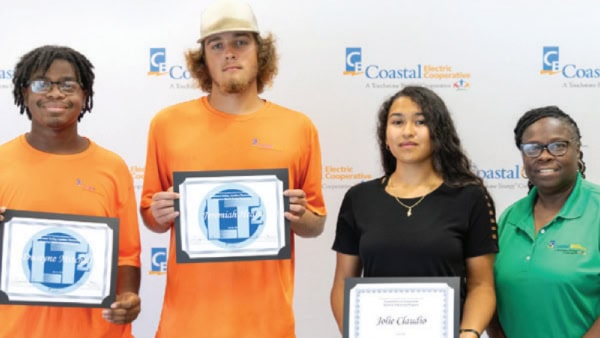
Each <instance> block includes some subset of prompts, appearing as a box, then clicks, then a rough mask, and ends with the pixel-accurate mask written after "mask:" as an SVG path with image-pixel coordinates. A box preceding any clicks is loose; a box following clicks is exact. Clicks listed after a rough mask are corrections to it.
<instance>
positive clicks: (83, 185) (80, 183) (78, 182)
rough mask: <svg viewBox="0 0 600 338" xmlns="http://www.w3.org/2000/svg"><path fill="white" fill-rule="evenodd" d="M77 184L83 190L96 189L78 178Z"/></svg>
mask: <svg viewBox="0 0 600 338" xmlns="http://www.w3.org/2000/svg"><path fill="white" fill-rule="evenodd" d="M77 186H78V187H80V188H81V189H84V190H87V191H96V188H95V187H92V186H90V185H86V184H83V182H82V181H81V179H80V178H78V179H77Z"/></svg>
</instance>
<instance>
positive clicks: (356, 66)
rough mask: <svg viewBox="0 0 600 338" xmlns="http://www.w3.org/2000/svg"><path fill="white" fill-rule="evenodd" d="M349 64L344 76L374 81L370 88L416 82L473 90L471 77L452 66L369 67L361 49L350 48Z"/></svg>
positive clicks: (347, 55) (390, 86)
mask: <svg viewBox="0 0 600 338" xmlns="http://www.w3.org/2000/svg"><path fill="white" fill-rule="evenodd" d="M345 63H346V68H345V71H344V75H351V76H361V77H366V78H367V79H369V80H372V82H369V83H367V85H366V87H367V88H401V87H404V86H405V85H408V84H415V81H428V82H426V83H425V84H423V85H424V86H427V87H435V88H454V89H456V90H466V89H469V87H470V86H471V85H470V83H469V82H468V79H470V78H471V74H470V73H464V72H457V71H454V69H453V67H452V66H449V65H430V64H416V65H412V66H400V67H397V66H381V65H378V64H372V63H369V64H365V63H364V62H363V51H362V48H361V47H347V48H346V58H345ZM390 80H393V81H394V82H391V81H390ZM396 80H408V81H410V83H398V82H396ZM381 81H386V82H381ZM434 81H435V82H434Z"/></svg>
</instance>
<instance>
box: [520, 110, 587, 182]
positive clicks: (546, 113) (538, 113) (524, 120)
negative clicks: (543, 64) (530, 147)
mask: <svg viewBox="0 0 600 338" xmlns="http://www.w3.org/2000/svg"><path fill="white" fill-rule="evenodd" d="M546 117H551V118H555V119H557V120H560V121H562V122H564V123H565V124H566V125H567V126H569V127H570V128H571V130H572V132H573V138H574V139H575V142H577V144H578V145H581V132H580V131H579V127H578V126H577V123H576V122H575V120H573V118H572V117H571V116H569V115H568V114H567V113H565V112H563V111H562V110H560V108H558V107H557V106H547V107H540V108H535V109H531V110H529V111H528V112H526V113H525V114H523V116H521V118H520V119H519V121H518V122H517V126H516V127H515V130H514V133H515V144H516V145H517V148H519V149H520V147H521V143H523V133H524V132H525V130H526V129H527V128H529V126H531V125H532V124H533V123H535V122H536V121H538V120H541V119H543V118H546ZM577 166H578V167H579V172H580V173H581V177H582V178H585V168H586V166H585V162H584V161H583V151H581V147H580V149H579V159H578V160H577ZM527 185H528V186H529V189H531V188H532V187H533V184H532V183H531V182H528V183H527Z"/></svg>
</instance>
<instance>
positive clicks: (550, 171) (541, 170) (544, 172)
mask: <svg viewBox="0 0 600 338" xmlns="http://www.w3.org/2000/svg"><path fill="white" fill-rule="evenodd" d="M556 171H557V169H538V170H536V172H538V173H540V174H547V173H553V172H556Z"/></svg>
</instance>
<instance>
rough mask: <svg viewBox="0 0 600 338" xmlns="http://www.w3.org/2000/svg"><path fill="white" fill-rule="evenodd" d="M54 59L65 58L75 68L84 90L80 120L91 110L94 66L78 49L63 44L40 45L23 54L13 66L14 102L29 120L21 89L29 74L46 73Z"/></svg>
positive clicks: (29, 113)
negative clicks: (25, 113)
mask: <svg viewBox="0 0 600 338" xmlns="http://www.w3.org/2000/svg"><path fill="white" fill-rule="evenodd" d="M55 60H65V61H67V62H69V63H70V64H71V65H72V66H73V68H74V69H75V75H76V76H77V82H78V83H79V85H80V86H81V88H82V89H83V91H84V92H85V96H86V98H85V103H84V106H83V109H82V110H81V113H80V114H79V117H78V119H77V120H78V121H81V118H82V117H83V114H85V113H86V112H91V110H92V107H93V105H94V100H93V97H94V90H93V89H92V87H93V84H94V71H93V68H94V66H93V65H92V63H91V62H90V61H89V60H88V59H87V58H86V57H85V56H84V55H83V54H81V53H79V52H78V51H76V50H74V49H72V48H69V47H64V46H49V45H48V46H42V47H38V48H36V49H34V50H32V51H30V52H28V53H27V54H25V55H23V56H22V57H21V59H20V60H19V62H18V63H17V65H16V67H15V73H14V77H13V79H12V82H13V97H14V100H15V104H16V105H17V106H18V107H19V109H20V113H21V114H23V112H27V116H28V117H29V119H30V120H31V112H30V111H29V108H27V107H26V106H25V97H24V95H23V90H24V89H25V88H27V86H28V85H29V81H30V80H31V76H32V75H33V74H35V73H37V72H41V73H46V72H47V71H48V69H49V68H50V66H51V65H52V63H53V62H54V61H55Z"/></svg>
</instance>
